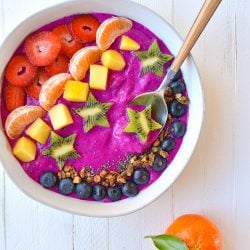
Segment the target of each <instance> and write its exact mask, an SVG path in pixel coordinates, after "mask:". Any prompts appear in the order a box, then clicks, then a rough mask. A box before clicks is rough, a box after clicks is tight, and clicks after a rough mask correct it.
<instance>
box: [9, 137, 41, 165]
mask: <svg viewBox="0 0 250 250" xmlns="http://www.w3.org/2000/svg"><path fill="white" fill-rule="evenodd" d="M13 154H14V155H15V156H16V158H17V159H19V160H20V161H23V162H30V161H33V160H34V159H35V157H36V144H35V143H34V142H33V141H31V140H30V139H28V138H26V137H21V138H20V139H19V140H18V141H17V143H16V145H15V146H14V148H13Z"/></svg>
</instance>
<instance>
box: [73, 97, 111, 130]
mask: <svg viewBox="0 0 250 250" xmlns="http://www.w3.org/2000/svg"><path fill="white" fill-rule="evenodd" d="M111 106H112V103H101V102H99V101H98V100H96V98H95V97H94V96H93V94H92V93H89V96H88V100H87V102H86V105H85V106H84V107H81V108H78V109H74V111H75V112H76V113H77V114H78V115H80V116H81V117H82V118H83V119H84V121H85V125H84V130H85V131H86V132H89V131H90V130H91V129H92V128H93V127H95V126H102V127H109V126H110V125H109V122H108V119H107V116H106V112H107V111H108V110H109V109H110V107H111Z"/></svg>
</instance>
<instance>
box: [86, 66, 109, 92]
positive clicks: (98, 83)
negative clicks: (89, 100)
mask: <svg viewBox="0 0 250 250" xmlns="http://www.w3.org/2000/svg"><path fill="white" fill-rule="evenodd" d="M107 80H108V68H107V67H105V66H102V65H96V64H94V65H90V77H89V86H90V88H91V89H99V90H106V89H107Z"/></svg>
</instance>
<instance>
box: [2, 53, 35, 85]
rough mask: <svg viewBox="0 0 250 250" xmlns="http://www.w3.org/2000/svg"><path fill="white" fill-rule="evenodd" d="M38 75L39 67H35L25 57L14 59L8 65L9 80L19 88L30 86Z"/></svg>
mask: <svg viewBox="0 0 250 250" xmlns="http://www.w3.org/2000/svg"><path fill="white" fill-rule="evenodd" d="M36 75H37V67H36V66H33V65H32V64H31V63H30V62H29V60H28V58H27V57H26V56H25V55H18V56H15V57H13V58H12V59H11V60H10V62H9V64H8V65H7V68H6V72H5V76H6V78H7V80H8V81H9V82H10V83H11V84H13V85H15V86H18V87H26V86H28V85H29V84H30V83H31V82H32V81H33V80H34V79H35V77H36Z"/></svg>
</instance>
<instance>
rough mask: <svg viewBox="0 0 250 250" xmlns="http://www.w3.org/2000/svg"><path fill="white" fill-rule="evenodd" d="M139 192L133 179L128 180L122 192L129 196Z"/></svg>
mask: <svg viewBox="0 0 250 250" xmlns="http://www.w3.org/2000/svg"><path fill="white" fill-rule="evenodd" d="M138 192H139V190H138V186H137V185H136V184H135V183H134V182H133V181H128V182H126V183H125V184H124V185H123V186H122V193H123V194H124V195H125V196H127V197H134V196H136V195H137V194H138Z"/></svg>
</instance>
